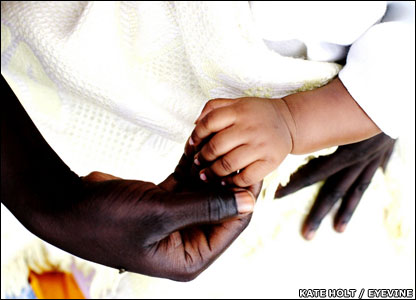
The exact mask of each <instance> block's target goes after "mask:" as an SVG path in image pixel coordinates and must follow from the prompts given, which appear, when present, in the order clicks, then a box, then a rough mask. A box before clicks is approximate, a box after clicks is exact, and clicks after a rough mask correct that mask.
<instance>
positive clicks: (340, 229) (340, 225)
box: [336, 223, 347, 232]
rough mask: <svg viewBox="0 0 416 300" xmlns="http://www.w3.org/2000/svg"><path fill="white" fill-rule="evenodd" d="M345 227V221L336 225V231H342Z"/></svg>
mask: <svg viewBox="0 0 416 300" xmlns="http://www.w3.org/2000/svg"><path fill="white" fill-rule="evenodd" d="M346 227H347V223H341V224H338V225H337V228H336V229H337V231H338V232H344V231H345V228H346Z"/></svg>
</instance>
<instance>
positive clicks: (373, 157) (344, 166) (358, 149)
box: [275, 133, 395, 240]
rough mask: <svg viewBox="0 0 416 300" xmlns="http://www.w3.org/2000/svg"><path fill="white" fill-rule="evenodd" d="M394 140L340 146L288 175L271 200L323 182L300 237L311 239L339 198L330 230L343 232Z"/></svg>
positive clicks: (375, 139)
mask: <svg viewBox="0 0 416 300" xmlns="http://www.w3.org/2000/svg"><path fill="white" fill-rule="evenodd" d="M394 144H395V140H393V139H391V138H390V137H388V136H387V135H385V134H384V133H380V134H378V135H376V136H374V137H372V138H369V139H367V140H364V141H361V142H358V143H354V144H349V145H345V146H340V147H339V148H338V149H337V150H336V151H335V152H334V153H333V154H331V155H328V156H321V157H318V158H314V159H312V160H310V161H309V162H308V163H307V164H306V165H304V166H302V167H300V168H299V169H298V170H297V171H296V172H295V173H294V174H292V175H291V177H290V181H289V183H288V184H287V185H286V186H284V187H282V186H279V187H278V189H277V191H276V194H275V197H276V198H281V197H284V196H286V195H288V194H291V193H294V192H296V191H298V190H300V189H302V188H303V187H306V186H309V185H311V184H314V183H316V182H318V181H321V180H325V183H324V185H323V186H322V188H321V189H320V191H319V194H318V196H317V198H316V199H315V203H314V204H313V206H312V208H311V210H310V212H309V214H308V216H307V217H306V219H305V221H304V224H303V227H302V235H303V236H304V237H305V238H306V239H307V240H310V239H312V238H313V237H314V235H315V232H316V230H317V229H318V227H319V225H320V223H321V221H322V219H323V218H324V217H325V216H326V215H327V214H328V213H329V211H330V210H331V208H332V207H333V206H334V204H335V203H336V202H337V201H338V199H340V198H342V202H341V206H340V207H339V209H338V211H337V214H336V216H335V219H334V228H335V230H336V231H338V232H343V231H344V230H345V228H346V226H347V224H348V222H349V221H350V218H351V216H352V214H353V213H354V211H355V209H356V207H357V205H358V203H359V202H360V199H361V197H362V196H363V193H364V191H365V190H366V189H367V187H368V185H369V184H370V182H371V179H372V178H373V176H374V173H375V172H376V170H377V168H378V167H379V166H381V167H382V168H383V171H384V170H385V168H386V166H387V163H388V161H389V159H390V156H391V154H392V152H393V148H394Z"/></svg>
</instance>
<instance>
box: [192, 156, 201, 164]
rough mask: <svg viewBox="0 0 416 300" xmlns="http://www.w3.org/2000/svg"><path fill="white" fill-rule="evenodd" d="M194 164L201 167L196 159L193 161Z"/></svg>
mask: <svg viewBox="0 0 416 300" xmlns="http://www.w3.org/2000/svg"><path fill="white" fill-rule="evenodd" d="M194 164H196V165H197V166H200V165H201V163H200V162H199V160H198V158H197V157H195V159H194Z"/></svg>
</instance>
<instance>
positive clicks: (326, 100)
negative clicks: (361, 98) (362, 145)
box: [280, 78, 381, 154]
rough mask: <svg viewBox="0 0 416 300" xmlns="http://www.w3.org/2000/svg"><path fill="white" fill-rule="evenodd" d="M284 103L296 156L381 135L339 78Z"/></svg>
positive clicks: (292, 96) (298, 94) (294, 95)
mask: <svg viewBox="0 0 416 300" xmlns="http://www.w3.org/2000/svg"><path fill="white" fill-rule="evenodd" d="M283 101H284V103H285V104H286V105H284V104H283V105H282V104H280V105H282V106H283V109H282V111H283V112H284V114H285V115H286V118H287V119H288V122H287V123H288V125H289V127H290V129H291V133H292V140H293V147H292V151H291V153H292V154H303V153H310V152H313V151H316V150H320V149H324V148H327V147H331V146H337V145H344V144H350V143H354V142H358V141H362V140H364V139H367V138H370V137H372V136H374V135H376V134H378V133H380V132H381V131H380V129H379V128H378V127H377V126H376V125H375V124H374V122H373V121H372V120H371V119H370V118H369V117H368V115H367V114H366V113H365V112H364V111H363V110H362V109H361V107H360V106H359V105H358V104H357V103H356V102H355V100H354V99H353V98H352V97H351V95H350V94H349V93H348V91H347V90H346V88H345V87H344V86H343V84H342V82H341V81H340V80H339V79H338V78H336V79H334V80H333V81H331V82H330V83H329V84H327V85H326V86H324V87H321V88H319V89H316V90H313V91H307V92H301V93H297V94H293V95H290V96H287V97H285V98H283ZM284 106H286V107H284Z"/></svg>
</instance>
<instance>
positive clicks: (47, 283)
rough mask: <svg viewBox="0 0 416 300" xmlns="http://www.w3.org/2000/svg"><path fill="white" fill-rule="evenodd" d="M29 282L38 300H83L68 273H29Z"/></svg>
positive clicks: (73, 279)
mask: <svg viewBox="0 0 416 300" xmlns="http://www.w3.org/2000/svg"><path fill="white" fill-rule="evenodd" d="M29 282H30V285H31V286H32V289H33V292H34V293H35V295H36V297H37V298H38V299H85V297H84V295H83V294H82V292H81V290H80V289H79V287H78V285H77V283H76V281H75V278H74V276H72V274H70V273H63V272H44V273H42V274H38V273H35V272H33V271H30V273H29Z"/></svg>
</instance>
